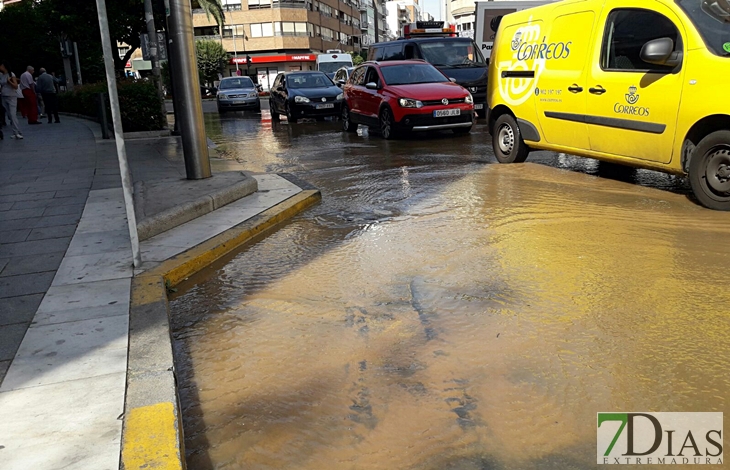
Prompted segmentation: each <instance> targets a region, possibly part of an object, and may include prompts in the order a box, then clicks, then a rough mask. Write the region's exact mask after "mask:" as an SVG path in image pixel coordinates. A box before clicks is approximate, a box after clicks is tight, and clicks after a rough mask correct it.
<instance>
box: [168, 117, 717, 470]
mask: <svg viewBox="0 0 730 470" xmlns="http://www.w3.org/2000/svg"><path fill="white" fill-rule="evenodd" d="M206 106H207V108H206V109H207V110H209V111H210V102H206ZM206 128H207V130H208V136H209V138H210V139H212V140H213V141H214V142H215V143H216V145H217V149H216V155H217V156H218V157H220V158H224V159H230V160H236V161H238V162H241V163H244V164H245V166H246V168H248V169H249V170H251V171H256V172H276V173H290V174H293V175H295V176H297V177H299V178H301V179H303V180H305V181H307V182H309V183H311V184H313V185H314V186H316V187H318V188H319V189H320V190H321V191H322V195H323V201H322V203H321V204H319V205H318V206H316V207H313V208H311V209H309V210H307V211H306V212H304V213H302V214H300V215H299V216H297V217H295V218H294V219H293V220H291V221H290V222H288V223H287V224H285V225H284V226H283V227H281V228H279V229H278V230H276V231H275V232H273V233H269V234H267V236H265V237H262V238H261V239H258V240H256V241H254V242H253V243H251V244H249V245H248V246H245V247H243V248H242V249H241V250H239V251H238V252H236V253H235V254H233V255H231V256H229V257H228V258H226V259H224V260H222V261H221V262H220V263H217V264H216V265H214V266H212V267H210V268H209V269H206V270H205V271H203V272H202V273H200V274H198V275H196V276H194V277H192V278H191V279H190V280H189V281H187V282H186V283H184V284H183V285H182V286H180V288H179V290H178V291H177V292H176V293H174V294H173V295H172V298H171V300H172V302H171V312H172V322H173V329H174V339H175V354H176V360H177V368H178V374H179V380H180V393H181V400H182V404H183V408H184V421H185V423H184V425H185V437H186V443H185V446H186V452H187V461H188V468H195V469H212V468H216V469H223V468H225V469H228V468H231V469H238V468H252V469H253V468H256V469H259V468H260V469H275V468H276V469H280V468H292V469H303V468H307V469H308V468H312V469H321V468H328V469H330V468H331V469H361V468H367V469H381V468H382V469H393V468H398V469H464V470H471V469H545V468H550V469H584V468H596V467H597V466H596V464H595V462H596V460H595V459H596V448H595V442H596V425H595V423H596V412H598V411H724V410H725V408H726V407H727V404H728V401H729V399H730V378H729V376H728V375H727V370H728V368H730V352H728V349H727V337H728V334H729V333H730V321H728V318H730V311H729V309H728V307H727V305H728V302H727V301H728V295H727V293H726V290H727V289H726V284H727V282H726V274H725V273H726V270H727V265H728V262H729V261H730V252H728V250H727V249H726V242H727V240H728V236H729V235H730V214H724V213H719V212H713V211H709V210H707V209H704V208H702V207H700V206H699V205H698V204H696V203H695V202H694V201H693V200H692V199H691V197H690V190H689V186H688V184H687V182H686V180H685V179H684V178H680V177H676V176H669V175H664V174H661V173H657V172H651V171H644V170H633V169H628V168H623V167H618V166H615V165H607V164H603V163H600V162H597V161H595V160H590V159H581V158H577V157H572V156H568V155H562V154H555V153H549V152H540V153H537V154H534V155H532V156H531V157H530V158H529V159H528V163H526V164H522V165H500V164H498V163H496V161H495V159H494V157H493V153H492V150H491V143H490V136H489V134H488V132H487V130H486V126H485V123H484V121H480V122H479V124H478V125H477V126H476V127H475V129H474V130H473V132H472V133H471V134H469V135H466V136H454V135H452V134H451V133H449V132H441V133H431V134H426V135H424V134H417V135H413V136H408V137H405V138H403V139H398V140H394V141H384V140H383V139H381V138H380V137H379V136H378V135H377V134H376V133H370V132H368V131H367V130H366V129H362V128H361V130H360V131H359V132H358V133H357V134H345V133H343V132H341V131H340V128H339V122H337V121H334V120H332V121H325V122H315V121H307V122H302V123H299V124H296V125H290V124H289V123H287V122H286V121H282V122H281V123H273V122H271V120H270V116H269V115H268V112H267V111H266V110H264V112H263V114H255V113H232V114H226V115H224V116H222V117H220V116H218V115H217V114H216V113H214V112H211V113H207V114H206Z"/></svg>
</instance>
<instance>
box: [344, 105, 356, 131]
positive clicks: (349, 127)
mask: <svg viewBox="0 0 730 470" xmlns="http://www.w3.org/2000/svg"><path fill="white" fill-rule="evenodd" d="M342 130H343V131H345V132H355V131H357V124H354V123H353V122H352V120H351V119H350V108H348V107H347V105H343V106H342Z"/></svg>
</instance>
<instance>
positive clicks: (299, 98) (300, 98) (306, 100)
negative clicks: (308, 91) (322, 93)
mask: <svg viewBox="0 0 730 470" xmlns="http://www.w3.org/2000/svg"><path fill="white" fill-rule="evenodd" d="M294 102H295V103H309V98H307V97H306V96H295V97H294Z"/></svg>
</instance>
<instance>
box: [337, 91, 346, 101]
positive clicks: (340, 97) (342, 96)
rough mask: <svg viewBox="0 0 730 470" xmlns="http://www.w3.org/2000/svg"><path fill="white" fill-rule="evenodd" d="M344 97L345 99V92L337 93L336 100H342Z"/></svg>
mask: <svg viewBox="0 0 730 470" xmlns="http://www.w3.org/2000/svg"><path fill="white" fill-rule="evenodd" d="M344 99H345V94H344V93H340V94H339V95H337V101H342V100H344Z"/></svg>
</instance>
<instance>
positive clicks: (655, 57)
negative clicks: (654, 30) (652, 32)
mask: <svg viewBox="0 0 730 470" xmlns="http://www.w3.org/2000/svg"><path fill="white" fill-rule="evenodd" d="M639 57H640V58H641V60H643V61H644V62H646V63H648V64H654V65H668V66H670V67H676V66H677V65H679V64H681V63H682V52H681V51H677V52H675V51H674V41H672V40H671V39H670V38H659V39H654V40H652V41H649V42H647V43H646V44H644V47H642V48H641V53H640V54H639Z"/></svg>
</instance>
